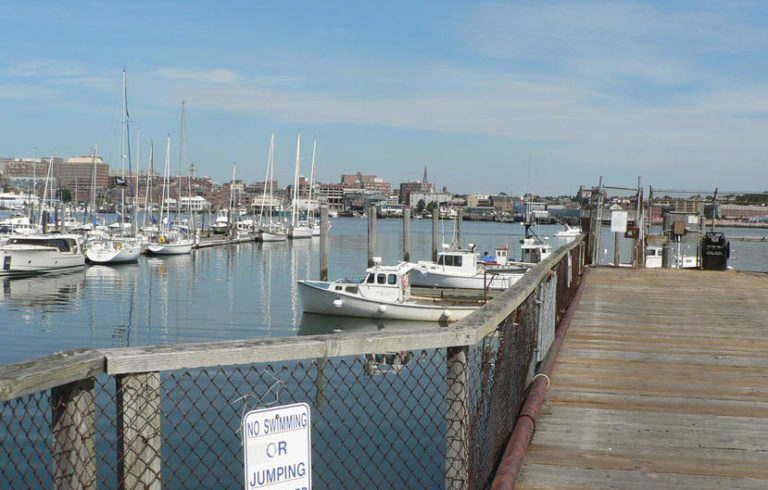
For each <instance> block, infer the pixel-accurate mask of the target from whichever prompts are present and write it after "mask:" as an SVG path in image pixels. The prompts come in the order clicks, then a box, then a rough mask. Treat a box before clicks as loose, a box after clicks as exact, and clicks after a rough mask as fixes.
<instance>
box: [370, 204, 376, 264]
mask: <svg viewBox="0 0 768 490" xmlns="http://www.w3.org/2000/svg"><path fill="white" fill-rule="evenodd" d="M375 255H376V206H371V207H369V208H368V267H373V257H374V256H375Z"/></svg>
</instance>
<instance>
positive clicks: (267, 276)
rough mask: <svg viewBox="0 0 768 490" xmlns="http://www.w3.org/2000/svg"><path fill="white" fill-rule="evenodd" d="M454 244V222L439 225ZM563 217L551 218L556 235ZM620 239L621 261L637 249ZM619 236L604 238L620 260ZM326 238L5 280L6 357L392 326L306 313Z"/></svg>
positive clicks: (355, 226)
mask: <svg viewBox="0 0 768 490" xmlns="http://www.w3.org/2000/svg"><path fill="white" fill-rule="evenodd" d="M331 224H332V229H331V231H330V247H329V249H330V255H329V278H330V279H335V278H341V277H360V276H362V275H363V273H364V269H365V265H366V254H367V246H366V240H367V229H366V220H364V219H359V218H338V219H334V220H332V221H331ZM431 227H432V223H431V221H430V220H413V221H412V223H411V228H412V237H411V259H412V260H413V261H416V260H426V259H429V257H430V254H431V246H432V231H431ZM440 227H441V229H440V239H441V241H442V242H444V243H450V242H451V239H452V235H453V233H454V227H455V222H453V221H441V222H440ZM559 229H561V227H560V226H541V227H539V230H538V233H539V234H540V235H541V236H542V237H544V236H549V237H552V238H551V239H550V241H551V242H552V245H553V246H554V247H555V248H556V247H557V246H559V245H560V244H561V243H562V242H560V240H559V239H557V238H554V233H555V232H556V231H557V230H559ZM723 231H724V232H725V233H726V236H729V235H734V236H737V235H738V236H763V235H765V234H766V230H761V229H758V230H755V229H725V230H723ZM523 233H524V228H523V227H522V226H521V225H520V224H517V223H491V222H464V223H463V239H462V241H463V244H464V245H465V246H466V244H468V243H474V244H476V245H477V248H478V251H480V252H486V251H488V252H492V251H493V249H494V247H496V246H502V245H509V246H510V247H511V254H512V256H513V257H515V258H519V256H520V244H519V242H520V239H521V238H523ZM630 243H631V242H630V241H629V240H622V242H621V247H622V260H623V261H627V260H628V257H629V247H630ZM612 246H613V235H612V234H611V233H610V232H609V231H607V232H606V233H605V234H604V238H603V241H602V244H601V248H603V250H602V254H603V256H604V257H605V260H607V261H611V260H613V250H612ZM319 248H320V247H319V240H318V239H317V238H314V239H305V240H295V241H288V242H283V243H280V242H278V243H243V244H239V245H228V246H220V247H212V248H206V249H201V250H197V251H193V253H192V254H191V255H186V256H170V257H163V258H148V257H141V258H140V259H139V261H138V263H134V264H124V265H119V266H103V265H101V266H86V268H85V269H84V270H80V271H76V272H68V273H60V274H46V275H39V276H33V277H20V278H8V277H3V278H0V342H2V345H1V346H0V364H6V363H9V362H16V361H20V360H24V359H29V358H34V357H38V356H43V355H47V354H51V353H53V352H57V351H62V350H68V349H74V348H79V347H90V348H103V347H126V346H138V345H154V344H172V343H185V342H208V341H218V340H234V339H251V338H269V337H282V336H295V335H307V334H315V333H328V332H332V331H334V330H339V329H341V330H348V329H372V330H375V329H380V328H392V327H393V325H390V324H382V323H381V322H375V321H373V320H362V319H349V318H339V317H323V316H320V315H304V314H302V308H301V303H300V298H299V296H298V291H297V287H296V281H297V280H298V279H317V278H318V275H319ZM732 248H733V249H734V250H733V252H732V258H731V260H730V262H729V263H730V264H731V265H732V266H734V267H735V268H736V269H739V270H752V271H765V270H768V244H766V243H752V242H736V243H732ZM376 251H377V255H380V256H381V257H382V259H383V262H384V263H394V262H396V261H397V260H400V259H401V257H402V221H400V220H378V226H377V247H376Z"/></svg>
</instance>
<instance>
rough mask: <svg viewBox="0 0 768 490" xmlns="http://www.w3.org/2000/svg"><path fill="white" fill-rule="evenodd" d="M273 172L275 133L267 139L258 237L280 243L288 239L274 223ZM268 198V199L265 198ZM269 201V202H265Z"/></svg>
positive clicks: (282, 227) (279, 226) (282, 230)
mask: <svg viewBox="0 0 768 490" xmlns="http://www.w3.org/2000/svg"><path fill="white" fill-rule="evenodd" d="M274 172H275V133H272V134H271V135H270V137H269V156H268V158H267V176H266V178H265V180H264V192H263V194H262V196H261V212H260V214H259V232H258V237H259V240H261V241H262V242H282V241H285V240H286V239H287V238H288V233H287V231H286V229H285V227H284V226H283V224H282V223H280V221H279V220H278V221H274V219H273V209H274V197H273V193H274V189H273V188H272V186H273V179H274ZM267 196H269V198H267ZM267 199H269V201H267Z"/></svg>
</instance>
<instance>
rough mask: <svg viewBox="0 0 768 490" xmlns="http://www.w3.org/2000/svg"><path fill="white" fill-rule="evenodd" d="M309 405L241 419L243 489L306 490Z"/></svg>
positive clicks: (309, 475) (309, 464)
mask: <svg viewBox="0 0 768 490" xmlns="http://www.w3.org/2000/svg"><path fill="white" fill-rule="evenodd" d="M311 433H312V431H311V424H310V414H309V405H307V404H306V403H295V404H293V405H284V406H282V407H272V408H263V409H259V410H251V411H250V412H248V413H247V414H245V417H244V418H243V451H244V454H243V462H244V463H245V488H246V490H254V489H257V488H266V489H269V490H283V489H285V490H310V489H311V488H312V444H311Z"/></svg>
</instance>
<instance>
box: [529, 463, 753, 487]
mask: <svg viewBox="0 0 768 490" xmlns="http://www.w3.org/2000/svg"><path fill="white" fill-rule="evenodd" d="M531 473H532V474H535V475H537V477H538V478H537V480H536V482H535V483H533V482H529V481H528V478H526V475H527V474H531ZM521 474H522V480H525V483H518V485H517V486H516V487H515V488H516V489H518V490H545V489H546V490H551V489H553V488H569V489H602V488H606V489H607V488H613V489H616V488H620V489H622V490H648V489H649V488H687V489H691V490H697V489H702V490H706V489H714V490H722V489H724V488H729V489H732V490H757V489H760V490H765V481H764V480H758V479H753V478H729V477H714V476H701V475H678V474H674V473H656V472H651V471H637V470H634V471H633V470H629V471H625V470H605V469H595V468H574V467H558V466H553V465H546V464H530V463H529V464H525V465H523V469H522V472H521Z"/></svg>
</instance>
